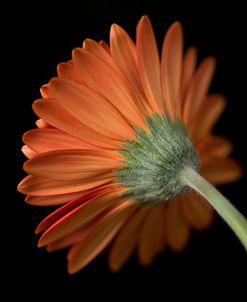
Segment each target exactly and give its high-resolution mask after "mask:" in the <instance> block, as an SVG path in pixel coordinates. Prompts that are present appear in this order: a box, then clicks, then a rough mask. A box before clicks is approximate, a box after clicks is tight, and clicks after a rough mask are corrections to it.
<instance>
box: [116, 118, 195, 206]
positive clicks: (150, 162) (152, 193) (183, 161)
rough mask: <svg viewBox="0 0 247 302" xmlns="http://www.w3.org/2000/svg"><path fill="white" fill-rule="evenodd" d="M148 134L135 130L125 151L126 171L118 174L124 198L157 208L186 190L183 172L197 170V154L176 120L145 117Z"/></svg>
mask: <svg viewBox="0 0 247 302" xmlns="http://www.w3.org/2000/svg"><path fill="white" fill-rule="evenodd" d="M145 122H146V125H147V130H146V131H144V130H143V129H141V128H139V127H135V131H136V134H135V138H136V140H128V141H127V142H126V144H124V149H125V150H121V151H119V153H120V154H121V155H123V156H124V158H125V160H123V161H122V162H123V164H124V168H121V169H119V170H118V171H117V175H118V179H119V180H120V182H121V185H122V186H124V187H127V188H128V190H127V191H126V193H125V194H127V195H130V196H132V197H133V198H134V199H136V200H139V201H142V202H145V203H152V204H158V203H161V202H165V201H167V200H169V199H171V198H173V197H176V196H178V195H180V194H181V193H183V192H184V191H185V190H186V186H185V185H184V183H182V182H181V179H180V172H181V171H182V170H183V169H185V168H186V167H191V168H193V169H195V170H196V171H197V170H198V167H199V160H198V156H197V153H196V151H195V149H194V147H193V145H192V143H191V141H190V139H189V137H188V134H187V131H186V128H185V127H184V125H183V124H182V122H181V121H179V119H178V118H177V117H176V116H174V119H173V120H172V119H171V118H170V116H169V115H168V114H166V115H163V116H161V115H158V114H156V113H154V114H153V117H152V118H150V117H146V118H145Z"/></svg>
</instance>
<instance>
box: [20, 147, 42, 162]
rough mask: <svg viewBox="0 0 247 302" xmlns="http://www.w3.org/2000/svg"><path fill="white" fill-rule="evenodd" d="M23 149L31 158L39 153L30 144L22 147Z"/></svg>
mask: <svg viewBox="0 0 247 302" xmlns="http://www.w3.org/2000/svg"><path fill="white" fill-rule="evenodd" d="M21 151H22V152H23V154H24V155H25V156H26V157H27V158H29V159H31V158H34V157H35V156H36V155H37V154H38V153H36V152H34V151H33V150H32V149H30V148H29V147H28V146H26V145H24V146H23V147H22V148H21Z"/></svg>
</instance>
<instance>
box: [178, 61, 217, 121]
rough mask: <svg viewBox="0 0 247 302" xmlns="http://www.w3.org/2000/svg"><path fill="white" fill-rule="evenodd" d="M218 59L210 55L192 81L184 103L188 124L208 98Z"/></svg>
mask: <svg viewBox="0 0 247 302" xmlns="http://www.w3.org/2000/svg"><path fill="white" fill-rule="evenodd" d="M215 65H216V61H215V59H214V58H213V57H208V58H206V59H204V60H203V62H202V63H201V64H200V66H199V68H198V70H197V71H196V74H195V76H194V78H193V80H192V82H191V85H190V87H189V90H188V93H187V96H186V98H185V103H184V112H183V119H184V122H185V124H186V125H188V124H189V122H190V121H191V120H193V119H194V117H195V116H196V114H197V113H198V110H200V108H201V106H202V104H203V101H204V100H205V98H206V95H207V92H208V88H209V85H210V83H211V80H212V78H213V74H214V70H215Z"/></svg>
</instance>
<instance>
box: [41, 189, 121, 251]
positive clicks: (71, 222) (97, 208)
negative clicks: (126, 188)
mask: <svg viewBox="0 0 247 302" xmlns="http://www.w3.org/2000/svg"><path fill="white" fill-rule="evenodd" d="M119 195H120V193H119V190H117V189H116V190H115V191H112V192H106V193H102V194H100V195H98V196H97V197H96V198H93V199H91V200H89V201H87V202H85V203H83V204H82V205H79V206H78V207H76V208H75V209H73V210H71V211H70V212H69V213H67V214H66V215H65V216H63V217H62V218H60V219H59V220H58V221H56V222H55V223H54V224H53V225H51V227H49V228H48V229H47V230H46V231H45V233H44V234H43V235H42V236H41V238H40V240H39V242H38V246H39V247H41V246H45V245H47V244H50V243H51V242H55V241H56V240H58V239H60V238H63V237H64V236H66V235H69V234H70V233H72V232H74V231H75V230H77V229H79V228H81V227H83V226H84V225H86V224H87V223H89V222H90V221H92V220H93V219H94V218H96V217H97V216H98V215H99V214H100V213H102V212H103V211H104V210H106V209H107V208H109V207H110V206H113V205H118V202H119V201H120V200H121V199H122V197H121V196H119Z"/></svg>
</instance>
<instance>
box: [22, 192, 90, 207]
mask: <svg viewBox="0 0 247 302" xmlns="http://www.w3.org/2000/svg"><path fill="white" fill-rule="evenodd" d="M84 193H85V191H81V192H75V193H68V194H62V195H50V196H31V195H28V196H27V197H26V199H25V201H26V203H28V204H31V205H33V206H42V207H44V206H57V205H61V204H65V203H68V202H70V201H71V200H74V199H76V198H79V197H81V196H82V195H83V194H84Z"/></svg>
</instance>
